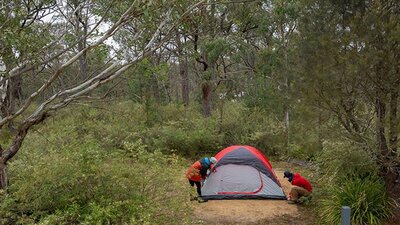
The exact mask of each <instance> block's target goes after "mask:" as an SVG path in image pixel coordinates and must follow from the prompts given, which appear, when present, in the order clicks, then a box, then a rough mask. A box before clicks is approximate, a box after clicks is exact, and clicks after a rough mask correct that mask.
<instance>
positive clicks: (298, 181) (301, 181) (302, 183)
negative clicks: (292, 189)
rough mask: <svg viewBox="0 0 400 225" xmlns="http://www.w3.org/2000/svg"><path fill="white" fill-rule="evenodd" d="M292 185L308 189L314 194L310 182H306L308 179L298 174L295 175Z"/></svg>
mask: <svg viewBox="0 0 400 225" xmlns="http://www.w3.org/2000/svg"><path fill="white" fill-rule="evenodd" d="M292 184H293V185H296V186H299V187H302V188H304V189H306V190H307V191H309V192H312V187H311V184H310V182H308V181H307V180H306V178H304V177H302V176H301V175H300V174H298V173H295V174H294V176H293V180H292Z"/></svg>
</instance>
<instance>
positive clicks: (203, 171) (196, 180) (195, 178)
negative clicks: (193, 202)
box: [186, 157, 217, 202]
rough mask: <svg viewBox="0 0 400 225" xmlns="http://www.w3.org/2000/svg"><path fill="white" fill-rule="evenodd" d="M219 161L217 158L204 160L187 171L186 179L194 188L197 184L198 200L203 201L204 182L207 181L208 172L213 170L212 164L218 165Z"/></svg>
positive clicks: (197, 162)
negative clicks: (202, 188) (202, 189)
mask: <svg viewBox="0 0 400 225" xmlns="http://www.w3.org/2000/svg"><path fill="white" fill-rule="evenodd" d="M216 163H217V159H216V158H215V157H211V158H207V157H206V158H202V159H201V160H198V161H196V162H195V163H193V165H191V166H190V167H189V169H188V170H187V171H186V178H187V179H188V180H189V183H190V185H191V186H192V187H194V185H195V184H196V188H197V194H198V197H196V199H198V200H199V202H200V201H202V199H201V186H202V182H203V181H204V180H205V179H206V176H207V171H208V170H209V169H211V165H212V164H214V165H215V164H216Z"/></svg>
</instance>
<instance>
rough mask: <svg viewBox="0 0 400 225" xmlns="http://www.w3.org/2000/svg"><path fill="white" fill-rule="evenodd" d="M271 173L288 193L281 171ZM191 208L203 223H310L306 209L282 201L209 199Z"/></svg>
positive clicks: (286, 182)
mask: <svg viewBox="0 0 400 225" xmlns="http://www.w3.org/2000/svg"><path fill="white" fill-rule="evenodd" d="M274 171H275V174H276V175H277V177H278V179H279V181H280V182H281V184H282V187H283V190H284V192H285V194H287V193H288V192H289V190H290V186H291V185H290V183H289V182H288V181H287V180H286V179H284V178H283V172H284V169H283V168H275V169H274ZM193 209H194V217H195V218H196V220H198V221H199V222H202V223H204V224H313V222H312V221H310V218H307V217H309V214H310V213H309V212H308V210H307V208H305V207H304V206H299V205H294V204H288V203H287V201H285V200H270V199H266V200H209V201H208V202H207V203H197V202H193ZM305 213H306V214H307V215H305ZM311 219H312V218H311Z"/></svg>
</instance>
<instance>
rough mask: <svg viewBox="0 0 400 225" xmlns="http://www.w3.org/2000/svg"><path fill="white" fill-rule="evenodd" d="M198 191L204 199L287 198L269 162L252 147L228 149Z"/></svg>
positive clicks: (219, 157) (219, 156) (221, 155)
mask: <svg viewBox="0 0 400 225" xmlns="http://www.w3.org/2000/svg"><path fill="white" fill-rule="evenodd" d="M215 158H217V160H218V162H217V164H216V165H215V166H214V169H215V172H213V173H211V174H210V175H209V176H208V177H207V179H206V180H205V182H204V185H203V187H202V189H201V193H202V197H203V199H263V198H267V199H286V197H285V194H284V192H283V190H282V186H281V184H280V182H279V180H278V179H277V177H276V175H275V173H274V171H273V170H272V166H271V163H270V162H269V161H268V159H267V157H265V156H264V155H263V154H262V153H261V152H260V151H259V150H257V149H256V148H254V147H251V146H230V147H228V148H225V149H223V150H222V151H220V152H219V153H218V154H217V155H216V156H215Z"/></svg>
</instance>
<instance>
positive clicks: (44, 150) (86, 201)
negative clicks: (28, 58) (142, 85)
mask: <svg viewBox="0 0 400 225" xmlns="http://www.w3.org/2000/svg"><path fill="white" fill-rule="evenodd" d="M125 106H126V105H123V104H122V105H120V107H119V109H120V110H123V109H124V107H125ZM125 113H126V112H125ZM134 114H138V113H137V112H135V113H134ZM111 115H112V114H107V113H100V112H99V111H98V109H93V108H92V109H85V108H80V109H79V108H78V109H76V111H75V115H72V114H69V115H68V114H65V115H64V118H63V119H61V118H56V119H55V120H54V122H53V121H50V122H49V123H48V124H47V126H46V127H43V128H42V129H40V132H34V133H33V134H31V135H30V136H29V137H28V139H27V140H26V142H25V144H24V146H23V148H22V149H21V150H20V154H19V155H18V157H17V159H16V160H14V161H12V162H11V163H10V164H9V168H10V178H11V179H10V188H9V194H8V195H7V196H4V195H1V196H0V197H1V199H2V201H1V204H0V218H1V219H0V224H10V223H11V224H34V223H36V224H138V223H139V224H160V223H161V224H165V223H172V224H178V223H181V222H182V221H186V220H187V218H188V217H187V214H188V212H187V208H188V207H187V206H186V205H185V203H184V202H185V201H184V200H183V198H184V197H186V196H184V195H183V193H182V191H180V185H181V179H180V178H181V177H182V176H183V175H182V174H181V172H182V169H183V168H184V165H182V164H181V162H182V160H181V159H180V158H179V157H177V156H175V155H174V154H170V155H164V154H162V153H161V152H160V151H159V150H157V149H152V151H151V152H148V151H147V149H148V148H149V147H148V146H146V145H144V144H143V143H142V141H141V140H140V139H137V138H135V139H136V141H133V140H134V139H132V141H129V139H131V138H130V136H129V135H128V134H127V133H129V130H130V131H132V127H130V126H129V123H124V122H122V121H123V120H124V119H123V118H118V116H116V117H112V116H111ZM132 118H135V117H132ZM113 120H114V121H113ZM117 120H118V122H116V121H117ZM77 121H81V122H80V123H79V122H77ZM133 123H134V122H133ZM124 125H128V126H124ZM124 129H129V130H128V131H124ZM113 130H114V131H113ZM100 131H102V132H100ZM113 132H118V133H119V135H121V136H119V135H118V134H117V133H115V136H113ZM117 137H118V138H122V139H118V140H116V139H115V138H117ZM117 142H119V144H118V145H115V143H117Z"/></svg>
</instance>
